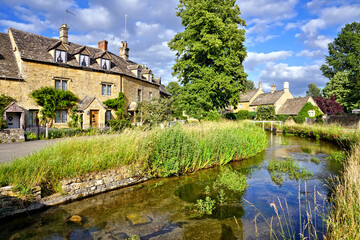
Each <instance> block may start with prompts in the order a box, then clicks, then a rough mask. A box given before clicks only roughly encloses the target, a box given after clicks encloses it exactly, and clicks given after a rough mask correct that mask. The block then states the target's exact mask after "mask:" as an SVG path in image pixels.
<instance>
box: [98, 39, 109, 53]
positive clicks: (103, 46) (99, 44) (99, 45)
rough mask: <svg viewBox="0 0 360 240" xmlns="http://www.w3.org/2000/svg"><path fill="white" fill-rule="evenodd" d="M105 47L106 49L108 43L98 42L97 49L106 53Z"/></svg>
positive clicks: (104, 41)
mask: <svg viewBox="0 0 360 240" xmlns="http://www.w3.org/2000/svg"><path fill="white" fill-rule="evenodd" d="M107 47H108V41H106V40H102V41H100V42H98V49H101V50H103V51H107Z"/></svg>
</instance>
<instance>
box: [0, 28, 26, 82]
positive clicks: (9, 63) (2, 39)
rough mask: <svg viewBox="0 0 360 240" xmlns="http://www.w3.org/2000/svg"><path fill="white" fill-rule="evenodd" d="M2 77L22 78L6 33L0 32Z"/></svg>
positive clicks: (0, 72) (0, 67)
mask: <svg viewBox="0 0 360 240" xmlns="http://www.w3.org/2000/svg"><path fill="white" fill-rule="evenodd" d="M0 78H10V79H18V80H20V79H22V78H21V77H20V73H19V69H18V66H17V63H16V59H15V55H14V53H13V51H12V46H11V42H10V38H9V35H8V34H6V33H0Z"/></svg>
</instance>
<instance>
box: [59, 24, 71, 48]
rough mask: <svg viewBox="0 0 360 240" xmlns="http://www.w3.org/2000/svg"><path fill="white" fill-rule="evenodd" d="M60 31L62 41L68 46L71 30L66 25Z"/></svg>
mask: <svg viewBox="0 0 360 240" xmlns="http://www.w3.org/2000/svg"><path fill="white" fill-rule="evenodd" d="M59 31H60V40H61V41H62V42H63V43H65V44H68V43H69V39H68V38H69V28H68V27H67V25H66V23H64V24H63V25H61V28H59Z"/></svg>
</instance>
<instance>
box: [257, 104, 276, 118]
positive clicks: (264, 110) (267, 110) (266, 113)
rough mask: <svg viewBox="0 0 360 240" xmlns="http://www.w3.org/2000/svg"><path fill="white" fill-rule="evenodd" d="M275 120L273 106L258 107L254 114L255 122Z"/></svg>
mask: <svg viewBox="0 0 360 240" xmlns="http://www.w3.org/2000/svg"><path fill="white" fill-rule="evenodd" d="M275 118H276V115H275V107H274V106H265V107H264V106H260V107H258V109H257V112H256V120H274V119H275Z"/></svg>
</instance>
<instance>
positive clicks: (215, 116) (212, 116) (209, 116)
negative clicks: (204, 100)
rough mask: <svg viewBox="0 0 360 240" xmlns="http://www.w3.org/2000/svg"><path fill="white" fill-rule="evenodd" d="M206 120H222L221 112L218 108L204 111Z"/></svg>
mask: <svg viewBox="0 0 360 240" xmlns="http://www.w3.org/2000/svg"><path fill="white" fill-rule="evenodd" d="M204 115H205V117H204V120H206V121H216V122H217V121H220V119H221V114H220V113H219V112H218V111H217V110H211V111H209V112H207V113H204Z"/></svg>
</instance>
